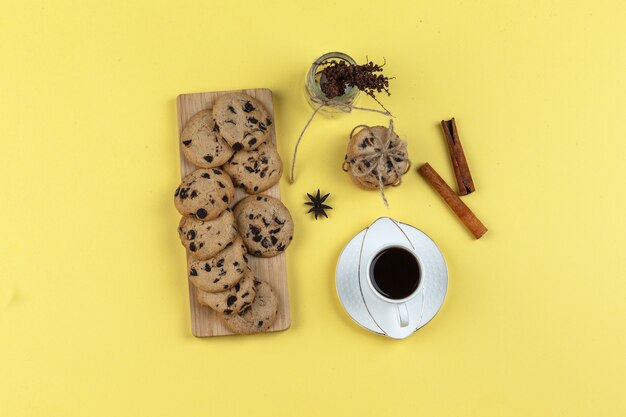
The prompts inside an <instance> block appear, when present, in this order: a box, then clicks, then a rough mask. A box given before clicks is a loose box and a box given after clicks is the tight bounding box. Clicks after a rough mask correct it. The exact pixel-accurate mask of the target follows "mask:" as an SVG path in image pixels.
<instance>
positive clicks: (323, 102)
mask: <svg viewBox="0 0 626 417" xmlns="http://www.w3.org/2000/svg"><path fill="white" fill-rule="evenodd" d="M311 101H312V102H314V103H315V104H319V106H317V108H316V109H315V110H313V114H311V117H309V120H308V121H307V122H306V124H305V125H304V128H303V129H302V132H300V136H299V137H298V140H297V141H296V147H295V148H294V150H293V157H292V158H291V175H290V177H289V182H290V183H291V184H293V183H294V181H295V179H296V177H295V174H294V171H295V168H296V156H297V154H298V147H299V146H300V141H301V140H302V137H303V136H304V132H306V130H307V128H308V127H309V125H310V124H311V121H312V120H313V118H314V117H315V115H316V114H317V112H318V111H320V110H321V109H322V108H324V107H330V108H332V109H336V110H339V111H341V112H343V113H351V112H352V110H362V111H370V112H375V113H380V114H383V115H385V116H390V117H393V115H392V114H391V113H390V112H389V111H387V110H384V111H383V110H378V109H369V108H366V107H357V106H353V105H352V104H348V103H342V102H340V101H337V100H333V99H327V98H320V97H311ZM350 136H352V134H351V135H350Z"/></svg>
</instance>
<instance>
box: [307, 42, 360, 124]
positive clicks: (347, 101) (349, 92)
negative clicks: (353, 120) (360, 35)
mask: <svg viewBox="0 0 626 417" xmlns="http://www.w3.org/2000/svg"><path fill="white" fill-rule="evenodd" d="M332 61H345V62H347V63H348V64H352V65H356V62H355V61H354V59H352V58H351V57H350V56H348V55H346V54H344V53H342V52H329V53H327V54H324V55H322V56H321V57H319V58H317V59H316V60H315V61H314V62H313V65H311V68H309V71H308V72H307V74H306V78H305V81H304V87H305V95H306V100H307V102H308V103H309V105H310V106H311V107H312V108H313V109H317V108H318V107H319V106H320V105H321V104H320V103H321V102H322V103H323V102H326V101H329V99H328V97H326V94H324V92H323V91H322V88H321V86H320V85H321V83H323V82H324V76H323V75H322V74H321V73H320V72H321V71H322V70H323V69H324V68H323V67H322V64H324V63H328V62H332ZM359 93H360V91H359V89H358V88H356V87H350V86H347V85H346V89H345V92H344V94H343V95H341V96H338V97H333V98H332V99H331V100H330V101H331V102H335V103H337V104H338V105H342V104H343V105H348V106H351V105H353V104H354V103H355V102H356V100H357V99H358V98H359ZM316 100H317V101H316ZM318 113H320V114H322V115H324V116H327V117H332V118H334V117H337V116H338V115H340V114H343V113H345V112H343V111H341V110H339V109H335V108H332V107H329V106H324V107H323V108H321V109H320V110H319V111H318Z"/></svg>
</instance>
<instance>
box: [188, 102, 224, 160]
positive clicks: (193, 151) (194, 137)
mask: <svg viewBox="0 0 626 417" xmlns="http://www.w3.org/2000/svg"><path fill="white" fill-rule="evenodd" d="M180 143H181V145H182V146H181V148H182V150H183V154H184V155H185V158H187V159H188V160H189V162H191V163H192V164H194V165H196V166H199V167H202V168H213V167H218V166H220V165H223V164H224V163H225V162H226V161H228V160H229V159H230V157H231V156H232V155H233V150H232V148H231V147H230V146H228V144H227V143H226V141H225V140H224V138H222V135H220V130H219V128H218V127H217V125H216V124H215V121H214V120H213V110H211V109H208V110H202V111H200V112H198V113H196V114H194V115H193V116H192V117H191V119H189V121H188V122H187V124H186V125H185V128H184V129H183V132H182V133H181V134H180Z"/></svg>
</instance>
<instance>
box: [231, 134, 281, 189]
mask: <svg viewBox="0 0 626 417" xmlns="http://www.w3.org/2000/svg"><path fill="white" fill-rule="evenodd" d="M223 169H224V171H226V172H227V173H228V175H230V176H231V178H232V180H233V182H234V183H235V185H241V186H243V188H244V189H245V190H246V192H247V193H248V194H257V193H260V192H263V191H265V190H267V189H268V188H270V187H271V186H272V185H274V184H276V183H277V182H278V181H279V180H280V176H281V175H282V173H283V163H282V161H281V159H280V155H278V150H277V149H276V146H274V144H273V143H271V142H269V141H268V142H265V143H263V144H261V146H259V147H258V148H256V149H254V150H251V151H239V152H236V153H235V155H233V157H232V158H231V159H230V161H228V163H226V164H225V165H224V166H223Z"/></svg>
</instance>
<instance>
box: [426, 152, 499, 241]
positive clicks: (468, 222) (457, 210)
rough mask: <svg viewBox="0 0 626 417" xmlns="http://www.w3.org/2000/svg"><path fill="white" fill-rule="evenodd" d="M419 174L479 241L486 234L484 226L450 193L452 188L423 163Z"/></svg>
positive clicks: (428, 165) (452, 192) (453, 193)
mask: <svg viewBox="0 0 626 417" xmlns="http://www.w3.org/2000/svg"><path fill="white" fill-rule="evenodd" d="M418 171H419V173H420V174H421V175H422V177H424V179H425V180H426V181H427V182H428V183H429V184H430V185H431V186H432V187H433V188H434V189H435V191H437V193H438V194H439V195H440V196H441V198H443V200H444V201H445V202H446V204H447V205H448V206H449V207H450V208H451V209H452V211H453V212H454V214H456V216H457V217H458V218H459V219H460V220H461V221H462V222H463V224H464V225H465V227H467V228H468V229H469V231H470V232H472V234H473V235H474V237H475V238H476V239H479V238H480V237H481V236H482V235H484V234H485V233H486V232H487V228H486V227H485V225H483V224H482V223H481V221H480V220H478V217H476V216H475V215H474V213H472V211H471V210H470V209H469V207H467V206H466V205H465V203H463V202H462V201H461V199H460V198H459V197H458V196H457V195H456V194H455V192H454V191H452V188H450V186H449V185H448V184H446V182H445V181H444V180H443V178H441V177H440V176H439V174H437V172H436V171H435V170H434V169H433V168H432V167H431V166H430V164H428V163H425V164H424V165H422V166H421V167H419V168H418Z"/></svg>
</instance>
